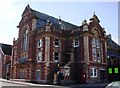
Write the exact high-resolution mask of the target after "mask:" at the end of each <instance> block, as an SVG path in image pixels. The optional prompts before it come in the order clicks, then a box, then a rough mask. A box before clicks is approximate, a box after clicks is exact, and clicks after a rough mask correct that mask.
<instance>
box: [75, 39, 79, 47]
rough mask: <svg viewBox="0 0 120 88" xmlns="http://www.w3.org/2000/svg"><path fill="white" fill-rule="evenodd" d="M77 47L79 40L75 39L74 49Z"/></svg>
mask: <svg viewBox="0 0 120 88" xmlns="http://www.w3.org/2000/svg"><path fill="white" fill-rule="evenodd" d="M78 46H79V38H78V37H76V38H75V39H74V47H78Z"/></svg>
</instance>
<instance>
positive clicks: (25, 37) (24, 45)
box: [22, 28, 28, 50]
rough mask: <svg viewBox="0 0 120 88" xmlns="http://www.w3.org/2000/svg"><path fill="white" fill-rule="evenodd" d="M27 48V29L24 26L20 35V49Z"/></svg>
mask: <svg viewBox="0 0 120 88" xmlns="http://www.w3.org/2000/svg"><path fill="white" fill-rule="evenodd" d="M27 49H28V29H27V28H26V29H25V30H24V32H23V36H22V50H27Z"/></svg>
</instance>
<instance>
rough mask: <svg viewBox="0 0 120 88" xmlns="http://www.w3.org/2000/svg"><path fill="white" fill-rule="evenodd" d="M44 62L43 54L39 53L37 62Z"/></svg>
mask: <svg viewBox="0 0 120 88" xmlns="http://www.w3.org/2000/svg"><path fill="white" fill-rule="evenodd" d="M41 61H42V52H39V53H38V55H37V62H41Z"/></svg>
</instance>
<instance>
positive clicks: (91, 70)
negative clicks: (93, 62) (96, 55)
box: [90, 68, 93, 76]
mask: <svg viewBox="0 0 120 88" xmlns="http://www.w3.org/2000/svg"><path fill="white" fill-rule="evenodd" d="M90 72H91V76H93V69H92V68H91V69H90Z"/></svg>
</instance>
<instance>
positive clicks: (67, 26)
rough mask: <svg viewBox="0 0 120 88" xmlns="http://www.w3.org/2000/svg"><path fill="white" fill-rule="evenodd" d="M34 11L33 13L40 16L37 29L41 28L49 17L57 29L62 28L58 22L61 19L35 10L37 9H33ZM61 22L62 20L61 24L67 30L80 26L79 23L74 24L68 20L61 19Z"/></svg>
mask: <svg viewBox="0 0 120 88" xmlns="http://www.w3.org/2000/svg"><path fill="white" fill-rule="evenodd" d="M32 13H33V15H35V16H36V17H37V18H38V21H37V27H36V28H37V29H40V28H41V27H42V26H44V25H46V23H47V20H48V18H49V20H50V22H51V23H52V25H53V26H54V27H55V28H57V29H59V28H60V25H59V23H58V20H59V19H57V18H55V17H52V16H50V15H47V14H44V13H41V12H38V11H35V10H32ZM61 22H62V24H61V26H64V29H65V30H70V29H76V28H78V26H77V25H74V24H71V23H68V22H65V21H62V20H61Z"/></svg>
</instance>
